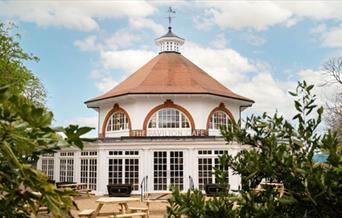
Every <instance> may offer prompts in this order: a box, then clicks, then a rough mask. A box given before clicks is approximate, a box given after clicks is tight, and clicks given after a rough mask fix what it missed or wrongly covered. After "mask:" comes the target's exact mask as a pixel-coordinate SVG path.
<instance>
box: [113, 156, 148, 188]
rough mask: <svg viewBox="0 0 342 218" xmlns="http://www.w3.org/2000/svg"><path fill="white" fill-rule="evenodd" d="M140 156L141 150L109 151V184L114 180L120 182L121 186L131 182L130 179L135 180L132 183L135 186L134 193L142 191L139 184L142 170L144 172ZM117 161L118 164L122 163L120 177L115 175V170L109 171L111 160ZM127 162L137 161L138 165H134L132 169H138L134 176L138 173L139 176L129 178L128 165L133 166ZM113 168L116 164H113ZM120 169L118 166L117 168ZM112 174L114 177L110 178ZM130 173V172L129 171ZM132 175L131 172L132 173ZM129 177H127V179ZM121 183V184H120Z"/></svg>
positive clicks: (134, 171)
mask: <svg viewBox="0 0 342 218" xmlns="http://www.w3.org/2000/svg"><path fill="white" fill-rule="evenodd" d="M140 155H141V151H139V150H109V151H108V156H107V163H108V171H107V172H108V184H112V183H110V181H111V180H113V179H116V180H118V181H119V182H118V183H119V184H121V183H122V184H124V183H126V180H127V179H128V180H130V179H133V182H132V185H133V191H138V190H139V189H140V187H139V185H140V184H139V182H140V174H141V170H142V166H141V158H140ZM111 159H112V160H113V161H114V160H117V162H121V172H120V176H118V175H115V173H117V172H115V170H112V171H110V170H109V167H110V164H109V162H110V160H111ZM126 160H137V161H138V162H137V163H133V164H132V165H133V166H132V167H133V168H134V167H136V166H137V167H138V169H137V170H136V169H133V172H132V173H133V174H136V173H137V176H133V177H130V176H129V175H128V176H127V174H126V173H127V172H126V165H128V166H131V165H130V163H128V164H127V163H126ZM112 167H115V166H114V163H113V166H112ZM117 167H118V166H117ZM110 172H111V173H112V177H110V176H109V173H110ZM129 172H130V171H129ZM130 173H131V172H130ZM126 176H127V177H126ZM134 180H137V181H134ZM120 182H121V183H120Z"/></svg>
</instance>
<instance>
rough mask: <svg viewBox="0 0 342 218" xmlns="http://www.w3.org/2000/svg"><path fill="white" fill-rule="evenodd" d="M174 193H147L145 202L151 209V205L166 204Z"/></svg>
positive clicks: (145, 193)
mask: <svg viewBox="0 0 342 218" xmlns="http://www.w3.org/2000/svg"><path fill="white" fill-rule="evenodd" d="M171 194H172V191H147V192H144V202H145V203H146V206H147V208H148V209H150V203H157V202H161V203H166V202H167V201H168V199H169V198H170V197H171Z"/></svg>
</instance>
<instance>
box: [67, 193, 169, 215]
mask: <svg viewBox="0 0 342 218" xmlns="http://www.w3.org/2000/svg"><path fill="white" fill-rule="evenodd" d="M100 197H101V196H90V197H87V196H80V197H76V198H75V201H76V203H77V205H78V207H79V208H80V210H84V209H95V208H96V206H97V204H96V202H95V201H96V199H98V198H100ZM134 197H140V196H134ZM129 206H131V207H146V204H145V203H140V202H131V203H129ZM166 206H167V204H166V203H151V204H150V216H149V217H150V218H160V217H164V215H165V214H166ZM118 209H119V207H118V206H115V208H114V211H118ZM111 211H113V206H110V205H104V206H103V208H102V209H101V212H111ZM78 212H79V211H76V210H75V211H72V214H73V215H74V216H75V217H78V216H77V214H78Z"/></svg>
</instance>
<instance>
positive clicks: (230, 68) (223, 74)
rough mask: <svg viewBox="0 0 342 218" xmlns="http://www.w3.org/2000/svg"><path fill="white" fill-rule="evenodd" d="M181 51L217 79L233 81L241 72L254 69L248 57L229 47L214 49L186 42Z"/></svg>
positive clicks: (238, 77) (240, 75)
mask: <svg viewBox="0 0 342 218" xmlns="http://www.w3.org/2000/svg"><path fill="white" fill-rule="evenodd" d="M182 53H183V54H184V56H185V57H187V58H189V59H190V60H191V61H192V62H194V63H195V64H197V65H198V66H199V67H201V68H202V69H203V70H204V71H206V72H207V73H209V74H211V76H213V77H214V78H216V79H217V80H218V81H224V82H229V83H234V82H237V81H239V79H241V78H242V77H243V75H242V73H245V72H251V71H254V70H255V68H254V66H253V64H251V63H250V61H249V60H248V58H245V57H243V56H241V55H240V54H239V53H238V52H236V51H235V50H233V49H229V48H224V49H214V48H210V47H201V46H199V45H198V44H195V43H192V42H187V43H186V44H185V45H184V48H183V51H182Z"/></svg>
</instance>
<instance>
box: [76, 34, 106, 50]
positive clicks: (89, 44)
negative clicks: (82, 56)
mask: <svg viewBox="0 0 342 218" xmlns="http://www.w3.org/2000/svg"><path fill="white" fill-rule="evenodd" d="M74 44H75V46H76V47H78V48H79V49H80V50H81V51H97V50H98V49H101V45H100V44H98V42H97V37H96V36H94V35H92V36H88V37H87V38H85V39H83V40H76V41H75V43H74Z"/></svg>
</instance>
